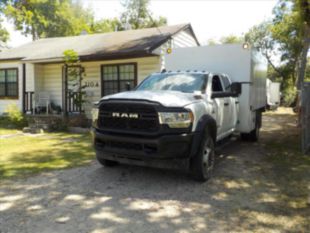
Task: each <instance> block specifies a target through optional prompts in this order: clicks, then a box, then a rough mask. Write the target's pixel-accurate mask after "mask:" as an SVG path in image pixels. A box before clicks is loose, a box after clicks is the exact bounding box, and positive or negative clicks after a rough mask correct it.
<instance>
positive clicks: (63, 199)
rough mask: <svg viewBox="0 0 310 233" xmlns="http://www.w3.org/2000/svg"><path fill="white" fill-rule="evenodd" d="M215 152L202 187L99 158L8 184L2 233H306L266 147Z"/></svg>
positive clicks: (304, 219) (2, 199)
mask: <svg viewBox="0 0 310 233" xmlns="http://www.w3.org/2000/svg"><path fill="white" fill-rule="evenodd" d="M265 121H266V119H265ZM263 137H264V135H263ZM218 154H219V159H218V161H217V166H216V170H215V174H214V177H213V178H212V179H211V180H210V181H209V182H207V183H202V184H201V183H197V182H194V181H192V180H191V179H189V178H188V177H187V176H186V175H185V174H183V173H179V172H172V171H162V170H157V169H151V168H142V167H133V166H125V165H121V166H118V167H115V168H102V167H101V166H99V165H98V164H97V163H96V162H93V163H92V164H91V165H90V166H86V167H80V168H75V169H69V170H62V171H57V172H51V173H44V174H41V175H38V176H35V177H30V178H27V179H18V180H13V181H6V182H5V183H2V184H1V185H0V233H8V232H10V233H11V232H12V233H13V232H29V233H37V232H38V233H47V232H49V233H50V232H57V233H62V232H66V233H79V232H91V233H99V232H120V233H123V232H133V233H139V232H154V233H159V232H169V233H170V232H184V233H185V232H241V231H242V232H264V233H265V232H309V230H310V226H309V222H310V219H309V213H310V212H309V208H305V207H304V206H301V207H300V206H298V205H297V206H296V205H295V206H294V205H293V204H289V203H294V200H295V198H298V192H292V194H291V196H289V199H281V197H282V196H283V195H284V193H283V192H286V191H284V188H285V187H283V186H281V185H280V184H279V182H278V180H279V179H281V177H279V176H278V173H277V172H276V170H275V169H273V165H272V164H271V163H268V162H267V161H266V159H265V156H266V152H265V149H264V147H263V146H262V145H261V144H259V143H255V144H251V143H244V142H240V141H238V140H237V141H233V142H231V143H229V144H228V145H226V146H224V147H223V148H221V149H220V150H219V151H218ZM308 207H309V206H308Z"/></svg>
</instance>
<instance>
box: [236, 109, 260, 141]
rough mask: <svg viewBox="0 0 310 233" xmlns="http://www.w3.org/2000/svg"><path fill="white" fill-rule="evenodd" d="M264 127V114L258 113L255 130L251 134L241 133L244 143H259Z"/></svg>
mask: <svg viewBox="0 0 310 233" xmlns="http://www.w3.org/2000/svg"><path fill="white" fill-rule="evenodd" d="M261 125H262V112H260V111H257V112H256V120H255V128H254V129H253V130H252V131H251V132H250V133H241V134H240V137H241V139H242V140H244V141H250V142H257V141H258V139H259V130H260V128H261Z"/></svg>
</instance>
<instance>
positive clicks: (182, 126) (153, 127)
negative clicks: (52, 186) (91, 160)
mask: <svg viewBox="0 0 310 233" xmlns="http://www.w3.org/2000/svg"><path fill="white" fill-rule="evenodd" d="M180 56H181V55H180ZM177 59H179V56H178V57H177ZM199 60H200V59H197V62H198V63H199ZM204 60H205V59H204ZM195 64H196V63H195ZM245 65H246V64H243V66H245ZM251 67H253V68H254V67H255V66H253V64H252V62H251ZM236 68H238V67H236ZM252 74H254V73H253V72H251V69H250V70H249V76H248V80H247V81H248V82H244V80H243V79H241V80H242V81H243V82H238V81H237V79H236V78H235V81H234V82H233V81H232V80H231V78H230V77H229V76H228V75H227V74H224V73H214V72H206V71H165V70H164V71H163V72H159V73H153V74H151V75H150V76H149V77H147V78H146V79H144V80H143V81H142V82H141V83H140V84H139V85H138V86H137V87H136V88H135V89H134V90H131V91H127V92H122V93H118V94H114V95H109V96H105V97H103V98H102V99H101V100H100V101H99V102H98V103H97V104H96V106H95V108H94V109H93V112H92V113H93V130H92V133H93V144H94V147H95V150H96V156H97V160H98V161H99V162H100V163H101V164H102V165H104V166H113V165H115V164H117V163H127V164H136V165H146V166H153V167H161V168H175V167H178V168H179V167H184V168H186V169H187V170H188V171H189V172H190V173H191V174H192V176H193V178H195V179H196V180H199V181H206V180H208V179H209V178H210V177H211V175H212V171H213V168H214V161H215V152H214V150H215V144H216V142H218V141H220V140H222V139H224V138H226V137H228V136H230V135H231V134H233V133H234V132H239V133H241V137H242V138H243V139H247V140H252V141H255V140H257V139H258V136H259V128H260V126H261V112H262V110H263V106H262V107H260V106H259V105H257V106H255V105H254V102H257V101H255V100H257V98H252V97H251V95H254V94H255V93H256V92H255V91H256V90H254V88H256V89H259V86H258V85H257V84H255V83H260V82H256V81H255V78H259V77H258V76H257V77H256V76H255V75H252ZM244 86H245V87H244ZM257 86H258V87H257ZM263 86H264V87H266V84H263ZM258 91H260V90H258ZM263 93H264V94H263V95H264V96H265V97H266V91H265V90H263ZM253 101H254V102H253ZM263 102H264V105H265V103H266V100H264V101H263Z"/></svg>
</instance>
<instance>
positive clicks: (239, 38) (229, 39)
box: [220, 34, 244, 44]
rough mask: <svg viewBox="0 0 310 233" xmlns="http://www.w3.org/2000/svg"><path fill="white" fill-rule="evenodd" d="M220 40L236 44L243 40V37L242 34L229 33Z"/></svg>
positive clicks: (224, 42) (223, 42)
mask: <svg viewBox="0 0 310 233" xmlns="http://www.w3.org/2000/svg"><path fill="white" fill-rule="evenodd" d="M220 42H221V44H237V43H242V42H244V39H243V37H242V36H236V35H233V34H231V35H228V36H223V37H221V39H220Z"/></svg>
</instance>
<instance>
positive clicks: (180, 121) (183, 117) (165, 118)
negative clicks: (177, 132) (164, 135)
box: [158, 112, 194, 128]
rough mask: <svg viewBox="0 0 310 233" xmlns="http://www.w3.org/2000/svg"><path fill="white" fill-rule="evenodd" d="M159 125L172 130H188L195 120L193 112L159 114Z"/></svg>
mask: <svg viewBox="0 0 310 233" xmlns="http://www.w3.org/2000/svg"><path fill="white" fill-rule="evenodd" d="M158 116H159V123H160V124H167V125H168V126H169V127H170V128H188V127H189V126H190V125H191V124H192V123H193V120H194V117H193V113H192V112H159V113H158Z"/></svg>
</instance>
